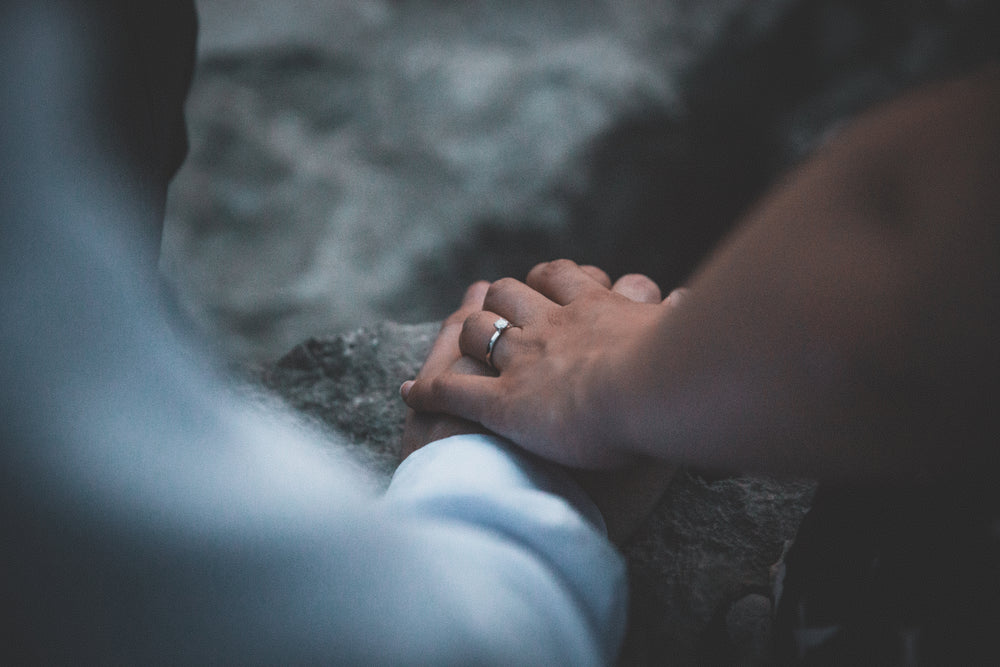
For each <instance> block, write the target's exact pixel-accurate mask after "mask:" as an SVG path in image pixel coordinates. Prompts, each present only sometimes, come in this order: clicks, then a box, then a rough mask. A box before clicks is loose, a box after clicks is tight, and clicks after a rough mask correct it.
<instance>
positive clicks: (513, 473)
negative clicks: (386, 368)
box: [385, 434, 626, 664]
mask: <svg viewBox="0 0 1000 667" xmlns="http://www.w3.org/2000/svg"><path fill="white" fill-rule="evenodd" d="M385 502H386V504H387V505H388V506H390V507H392V508H393V510H394V511H395V512H397V513H398V514H400V515H403V516H410V517H413V518H414V519H415V520H417V521H420V522H421V523H426V522H434V523H446V524H450V525H453V526H454V527H455V528H456V529H461V530H474V531H476V532H478V533H481V534H484V535H488V536H490V537H491V538H493V539H497V540H500V541H503V542H506V543H508V544H511V545H514V546H516V548H518V549H520V550H522V551H523V553H524V554H526V555H529V556H530V558H531V559H532V560H534V561H535V562H536V563H537V564H539V565H541V569H537V570H536V569H534V568H533V569H532V570H531V575H530V577H527V580H526V581H525V584H526V585H527V588H526V590H532V589H533V590H534V592H535V594H534V595H531V596H530V599H529V600H528V601H526V602H527V603H526V604H525V605H524V607H523V608H522V609H521V610H519V611H520V615H521V619H519V620H521V621H522V622H524V623H525V624H526V625H528V626H530V625H532V624H533V623H537V619H531V618H530V615H531V614H532V613H535V612H538V611H542V610H544V613H545V614H547V615H550V616H551V619H550V621H556V622H557V624H558V626H559V627H560V632H559V633H558V634H556V633H550V634H547V635H546V639H545V640H544V641H546V642H551V646H550V648H553V649H556V650H557V651H559V652H561V655H558V656H557V655H553V656H551V658H550V659H553V658H556V657H559V658H560V659H559V660H556V662H560V663H562V664H591V663H609V662H611V661H613V659H614V657H615V655H616V653H617V649H618V645H619V642H620V641H621V638H622V634H623V632H624V619H625V591H626V585H625V571H624V563H623V561H622V558H621V556H620V555H619V554H618V552H617V551H616V550H615V549H614V548H613V547H612V546H611V544H610V543H609V542H608V541H607V540H606V539H605V537H604V536H605V534H606V531H605V528H604V521H603V519H602V517H601V515H600V513H599V512H598V510H597V508H596V507H595V506H594V505H593V503H592V502H591V501H590V499H589V498H588V497H587V496H586V495H585V494H584V493H583V491H582V490H581V489H580V488H579V487H578V486H577V485H576V484H575V482H573V481H572V480H571V479H570V478H569V477H568V476H567V475H566V474H565V473H563V472H562V471H561V470H559V469H558V468H556V467H554V466H550V465H548V464H546V463H544V462H542V461H541V460H539V459H537V458H536V457H534V456H531V455H529V454H526V453H524V452H522V451H520V450H519V449H517V448H516V447H515V446H513V445H511V444H510V443H508V442H506V441H504V440H502V439H500V438H497V437H495V436H487V435H479V434H476V435H463V436H454V437H452V438H447V439H445V440H440V441H438V442H434V443H431V444H430V445H428V446H426V447H424V448H423V449H420V450H418V451H417V452H415V453H414V454H412V455H411V456H410V457H409V458H408V459H407V460H406V461H404V462H403V464H402V465H401V466H400V468H399V469H398V470H397V472H396V474H395V476H394V477H393V480H392V484H391V485H390V487H389V490H388V492H387V493H386V498H385ZM482 565H486V566H487V569H488V570H491V571H492V572H491V574H492V575H493V576H496V577H497V578H498V579H500V580H503V579H507V578H508V577H514V578H516V577H518V576H520V575H521V574H522V572H524V571H523V570H522V571H517V570H516V569H513V570H512V569H511V568H514V567H516V566H518V563H517V561H516V560H506V559H503V558H500V559H497V560H495V561H493V562H491V563H489V564H488V565H487V564H486V563H479V564H477V567H478V566H482ZM505 570H506V571H507V572H505ZM459 572H461V573H462V574H463V575H464V576H468V577H472V578H475V577H477V576H481V574H477V572H476V570H475V568H473V569H468V568H465V567H463V568H461V569H460V570H459ZM519 588H521V586H519ZM542 591H546V592H545V593H544V594H545V595H546V596H549V599H546V600H538V598H539V597H540V596H541V594H542ZM503 596H504V593H503V592H501V591H498V590H494V591H492V592H489V593H487V594H486V596H485V597H484V598H483V599H482V601H481V602H482V603H483V604H484V605H493V604H494V601H495V599H497V598H502V597H503ZM535 602H539V603H540V604H539V605H538V607H536V608H535V609H532V608H531V606H530V605H531V604H532V603H535ZM509 613H510V612H505V615H504V616H501V617H498V618H497V625H502V624H505V623H511V622H512V619H511V617H510V616H509V615H508V614H509ZM519 644H520V646H521V648H522V649H523V650H524V652H525V654H524V655H522V656H520V658H528V657H530V656H531V652H532V651H534V650H537V649H536V648H535V647H532V646H531V645H530V644H529V643H528V642H526V641H525V638H522V639H521V641H520V642H519ZM540 656H541V654H539V656H538V657H540ZM515 662H518V663H521V660H516V661H515ZM543 662H544V661H543ZM550 664H553V663H550Z"/></svg>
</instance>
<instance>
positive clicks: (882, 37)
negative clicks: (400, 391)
mask: <svg viewBox="0 0 1000 667" xmlns="http://www.w3.org/2000/svg"><path fill="white" fill-rule="evenodd" d="M197 4H198V9H199V13H200V19H201V32H200V43H199V63H198V68H197V72H196V77H195V81H194V85H193V88H192V90H191V95H190V98H189V101H188V107H187V110H188V123H189V133H190V137H191V152H190V155H189V157H188V160H187V162H186V164H185V166H184V167H183V169H182V171H181V172H180V173H179V174H178V176H177V178H176V180H175V182H174V184H173V186H172V189H171V193H170V200H169V204H168V215H167V224H166V227H165V231H164V240H163V253H162V258H161V268H162V269H163V272H164V273H165V275H166V276H167V278H168V280H169V281H170V282H171V284H172V285H173V286H174V287H175V289H176V292H177V294H178V296H179V299H180V302H181V305H182V307H183V309H184V310H185V311H186V312H187V313H188V315H189V316H190V317H191V318H192V319H193V321H194V322H195V323H196V324H197V325H198V326H199V327H201V328H202V329H203V330H204V332H205V333H206V334H207V335H208V336H209V337H210V338H211V339H213V340H216V341H218V342H219V345H220V347H221V348H222V350H223V351H224V352H225V353H227V354H228V355H230V356H231V357H232V358H235V359H240V360H269V359H273V358H276V357H277V356H280V355H281V354H283V353H284V352H286V351H287V350H288V349H289V348H290V347H292V346H293V345H294V344H296V343H298V342H299V341H300V340H302V339H304V338H306V337H308V336H311V335H319V334H324V333H332V332H337V331H344V330H348V329H353V328H356V327H358V326H362V325H366V324H371V323H374V322H378V321H382V320H395V321H400V322H418V321H428V320H437V319H440V318H442V317H443V316H444V315H446V314H447V313H448V312H450V310H451V309H452V308H453V307H454V305H455V304H456V303H457V301H458V298H459V296H460V294H461V292H462V291H463V289H464V287H465V285H466V284H468V283H469V282H471V281H473V280H475V279H478V278H485V279H495V278H499V277H501V276H503V275H514V276H518V277H521V276H523V274H524V273H525V272H526V271H527V270H528V269H529V268H530V267H531V266H532V265H533V264H535V263H536V262H538V261H543V260H546V259H552V258H555V257H571V258H573V259H577V260H578V261H581V262H591V263H596V264H598V265H600V266H602V267H604V268H606V269H608V271H609V272H610V273H611V274H612V275H613V276H616V275H618V274H621V273H624V272H631V271H640V272H645V273H648V274H650V275H651V276H653V277H654V278H656V279H657V280H659V281H660V282H661V285H663V286H664V288H665V289H669V288H670V287H673V286H675V285H677V284H680V283H682V282H683V281H684V280H685V279H686V277H687V276H688V275H689V274H690V272H691V271H692V270H693V269H694V267H696V266H697V263H698V262H699V261H700V259H701V258H702V257H703V256H704V254H705V253H706V252H707V251H708V249H710V248H711V246H712V245H713V244H714V243H715V242H717V240H718V239H719V238H720V236H721V235H723V234H724V233H725V231H726V230H727V229H728V228H729V227H730V226H731V225H732V224H733V222H734V221H735V220H736V219H737V218H738V216H739V214H740V212H741V211H742V210H744V209H745V208H746V207H747V206H748V205H749V204H750V203H752V202H753V200H754V199H755V198H756V197H758V196H759V195H760V194H761V192H762V191H763V190H764V189H766V187H767V186H768V184H769V183H771V182H773V180H774V179H775V178H776V177H777V176H778V175H779V174H780V173H781V172H782V171H783V170H786V169H788V168H789V167H790V166H792V165H794V164H795V163H796V162H797V161H799V160H801V159H802V158H803V156H805V155H807V154H808V152H809V151H810V150H811V149H813V148H814V147H815V146H816V145H817V144H818V143H820V142H821V141H823V139H824V138H825V137H828V136H830V134H832V133H834V132H836V130H837V128H838V127H839V126H840V125H841V124H842V123H843V122H844V121H845V120H847V119H849V118H850V117H851V116H852V115H854V114H856V113H858V112H859V111H861V110H863V109H865V108H867V107H870V106H871V105H873V104H876V103H878V102H879V101H880V100H883V99H885V98H887V97H889V96H891V95H893V94H895V93H897V92H898V91H900V90H902V89H904V88H907V87H910V86H913V85H915V84H917V83H919V82H921V81H923V80H927V79H933V78H936V77H940V76H945V75H947V74H949V73H952V72H958V71H964V70H966V69H969V68H972V67H975V66H976V65H978V64H981V63H983V62H985V61H986V60H988V59H989V58H996V57H997V55H998V49H1000V47H998V45H1000V3H997V2H995V0H910V1H888V0H870V1H863V0H814V1H808V0H576V1H567V0H507V1H505V2H499V1H496V2H486V1H474V0H468V1H460V0H453V1H450V0H326V1H310V0H284V1H283V2H280V3H275V2H267V1H265V0H200V1H199V2H198V3H197Z"/></svg>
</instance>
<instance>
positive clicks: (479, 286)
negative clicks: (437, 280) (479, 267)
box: [456, 280, 490, 319]
mask: <svg viewBox="0 0 1000 667" xmlns="http://www.w3.org/2000/svg"><path fill="white" fill-rule="evenodd" d="M489 288H490V284H489V283H488V282H486V281H485V280H479V281H476V282H474V283H472V284H471V285H469V286H468V287H467V288H466V290H465V294H464V295H463V296H462V305H460V306H459V308H458V311H456V312H462V311H467V312H466V315H468V313H471V312H474V311H477V310H482V308H483V300H484V299H485V298H486V292H487V291H489ZM463 319H464V318H463Z"/></svg>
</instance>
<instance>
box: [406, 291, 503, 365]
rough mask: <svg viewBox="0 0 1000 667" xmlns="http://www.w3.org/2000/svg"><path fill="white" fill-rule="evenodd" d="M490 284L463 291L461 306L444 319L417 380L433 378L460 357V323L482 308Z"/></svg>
mask: <svg viewBox="0 0 1000 667" xmlns="http://www.w3.org/2000/svg"><path fill="white" fill-rule="evenodd" d="M489 286H490V284H489V283H487V282H485V281H480V282H476V283H473V284H472V285H470V286H469V288H468V289H466V290H465V295H464V296H463V297H462V304H461V305H460V306H459V307H458V310H456V311H455V312H454V313H452V314H451V315H449V316H448V318H447V319H445V321H444V323H443V324H442V325H441V331H440V332H438V335H437V338H436V339H434V344H433V345H432V346H431V351H430V352H429V353H428V354H427V359H426V360H425V361H424V365H423V367H421V369H420V372H419V373H418V374H417V377H418V378H423V377H433V376H434V375H438V374H439V373H443V372H444V371H446V370H447V369H448V368H449V367H450V366H451V364H452V363H454V362H455V360H456V359H458V358H459V357H461V356H462V353H461V351H460V350H459V348H458V338H459V335H460V334H461V333H462V323H463V322H465V319H466V318H467V317H468V316H469V315H471V314H473V313H476V312H479V310H481V309H482V307H483V299H485V298H486V291H487V290H488V289H489Z"/></svg>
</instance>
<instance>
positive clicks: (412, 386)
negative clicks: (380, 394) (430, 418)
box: [399, 374, 501, 425]
mask: <svg viewBox="0 0 1000 667" xmlns="http://www.w3.org/2000/svg"><path fill="white" fill-rule="evenodd" d="M499 383H500V380H499V379H498V378H494V377H484V376H481V375H455V374H444V375H438V376H436V377H434V378H428V379H423V380H421V379H418V380H410V381H408V382H404V383H403V386H402V387H400V390H399V391H400V395H401V396H402V398H403V401H404V402H405V403H406V405H407V406H409V407H410V408H412V409H414V410H416V411H418V412H436V413H445V414H450V415H454V416H456V417H462V418H463V419H468V420H470V421H474V422H479V423H481V424H483V423H484V421H483V418H484V417H489V416H491V415H489V414H488V409H493V408H494V406H495V405H496V403H495V401H496V400H497V393H498V392H500V391H501V388H500V384H499ZM484 425H485V424H484Z"/></svg>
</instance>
